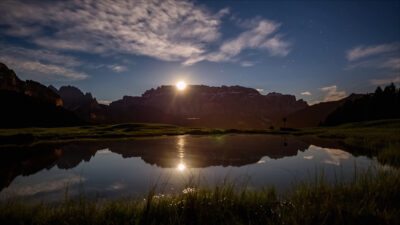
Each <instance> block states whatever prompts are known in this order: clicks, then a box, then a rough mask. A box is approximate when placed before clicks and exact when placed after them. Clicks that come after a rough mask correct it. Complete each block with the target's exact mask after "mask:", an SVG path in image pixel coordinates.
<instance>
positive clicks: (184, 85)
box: [176, 81, 187, 91]
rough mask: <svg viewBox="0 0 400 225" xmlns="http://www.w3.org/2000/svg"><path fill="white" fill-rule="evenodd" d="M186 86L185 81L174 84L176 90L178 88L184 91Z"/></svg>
mask: <svg viewBox="0 0 400 225" xmlns="http://www.w3.org/2000/svg"><path fill="white" fill-rule="evenodd" d="M186 86H187V84H186V82H185V81H179V82H178V83H176V88H178V90H180V91H183V90H185V88H186Z"/></svg>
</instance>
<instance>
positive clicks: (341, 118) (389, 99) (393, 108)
mask: <svg viewBox="0 0 400 225" xmlns="http://www.w3.org/2000/svg"><path fill="white" fill-rule="evenodd" d="M393 118H400V89H398V88H396V86H395V85H394V84H393V83H392V84H390V85H389V86H387V87H385V88H384V89H383V90H382V88H381V87H377V88H376V90H375V93H372V94H366V95H364V96H363V97H361V98H359V99H357V100H354V101H351V100H349V101H347V102H345V103H344V104H343V105H342V106H340V107H339V108H337V109H336V110H335V111H334V112H332V113H331V114H329V115H328V116H327V118H326V120H325V121H324V122H323V123H322V125H326V126H331V125H338V124H342V123H349V122H359V121H367V120H382V119H393Z"/></svg>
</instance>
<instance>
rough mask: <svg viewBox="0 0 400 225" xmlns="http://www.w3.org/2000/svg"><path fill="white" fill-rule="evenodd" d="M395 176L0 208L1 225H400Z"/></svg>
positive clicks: (225, 186) (82, 198) (384, 174)
mask: <svg viewBox="0 0 400 225" xmlns="http://www.w3.org/2000/svg"><path fill="white" fill-rule="evenodd" d="M399 190H400V173H399V171H398V170H385V171H382V170H381V171H379V172H377V173H372V172H369V173H366V174H363V175H359V176H355V178H354V179H353V180H352V181H351V182H348V183H341V182H340V181H337V182H334V183H333V184H332V183H328V182H326V181H325V180H324V179H323V177H322V176H321V177H317V178H316V179H315V181H314V182H308V183H307V182H306V183H300V184H297V185H296V186H295V187H294V188H293V189H292V190H291V191H289V192H288V193H286V194H284V195H278V194H276V192H275V191H274V189H273V188H267V189H264V190H258V191H251V190H249V189H246V187H237V186H235V185H233V184H231V183H225V184H223V185H220V186H216V187H214V188H212V189H210V188H207V187H202V188H193V187H191V188H187V189H185V191H183V192H182V193H177V194H171V195H156V194H155V193H154V190H151V191H150V192H149V193H148V195H147V196H146V197H145V199H139V198H132V199H120V200H104V199H88V198H86V197H85V195H80V197H78V198H75V199H70V198H68V197H66V199H65V200H64V201H62V202H59V203H39V204H38V203H27V202H22V201H19V202H18V201H9V202H2V203H0V224H43V225H44V224H174V225H175V224H399V223H400V191H399Z"/></svg>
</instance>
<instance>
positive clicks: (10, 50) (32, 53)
mask: <svg viewBox="0 0 400 225" xmlns="http://www.w3.org/2000/svg"><path fill="white" fill-rule="evenodd" d="M0 49H1V52H0V55H1V56H8V57H14V58H24V59H30V60H32V61H41V62H42V63H51V64H57V65H63V66H67V67H76V66H79V65H81V62H80V61H78V60H76V59H75V58H74V57H72V56H68V55H64V54H60V53H58V52H55V51H51V50H46V49H29V48H23V47H17V46H10V45H4V44H0Z"/></svg>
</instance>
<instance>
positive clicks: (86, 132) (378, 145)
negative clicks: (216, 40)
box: [0, 119, 400, 166]
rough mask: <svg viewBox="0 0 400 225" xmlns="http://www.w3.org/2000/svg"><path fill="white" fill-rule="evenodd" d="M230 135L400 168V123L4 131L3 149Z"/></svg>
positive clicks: (1, 135) (0, 138)
mask: <svg viewBox="0 0 400 225" xmlns="http://www.w3.org/2000/svg"><path fill="white" fill-rule="evenodd" d="M229 133H244V134H253V133H254V134H278V135H282V134H284V135H298V136H313V137H319V138H329V139H336V140H338V141H340V142H342V143H343V144H344V145H345V146H346V147H348V148H349V149H351V151H352V152H353V153H358V154H364V155H369V156H377V158H378V160H379V161H380V162H381V163H388V164H390V165H394V166H400V120H399V119H392V120H378V121H368V122H358V123H349V124H344V125H340V126H332V127H314V128H303V129H283V130H271V129H265V130H236V129H231V130H223V129H207V128H190V127H179V126H174V125H166V124H143V123H127V124H116V125H93V126H78V127H61V128H22V129H0V146H3V147H4V146H6V145H34V144H37V143H43V142H67V141H79V140H99V139H116V138H135V137H146V136H160V135H182V134H193V135H223V134H229Z"/></svg>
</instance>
